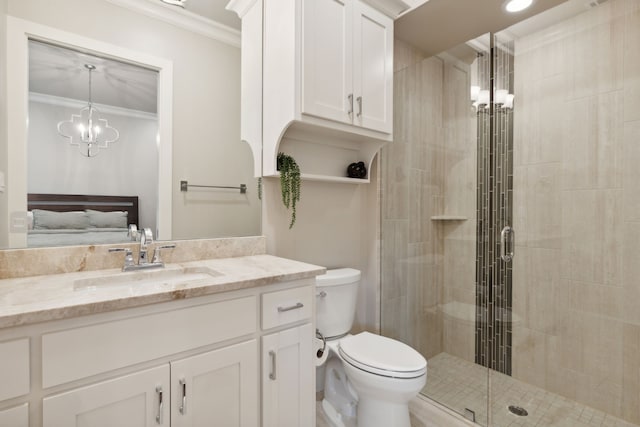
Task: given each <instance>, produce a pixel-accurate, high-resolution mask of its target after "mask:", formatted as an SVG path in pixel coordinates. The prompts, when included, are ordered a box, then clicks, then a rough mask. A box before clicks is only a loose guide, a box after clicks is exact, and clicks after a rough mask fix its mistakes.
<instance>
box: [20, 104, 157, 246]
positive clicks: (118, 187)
mask: <svg viewBox="0 0 640 427" xmlns="http://www.w3.org/2000/svg"><path fill="white" fill-rule="evenodd" d="M77 113H78V110H77V109H73V108H69V107H63V106H59V105H52V104H48V103H41V102H36V101H30V102H29V140H28V142H27V153H28V154H27V158H28V163H27V171H28V176H27V189H28V191H29V193H56V194H60V193H63V194H94V195H105V196H138V198H139V199H138V203H139V206H138V210H139V215H140V226H141V227H149V228H151V229H152V230H154V235H155V230H156V212H157V206H158V182H157V180H156V178H155V177H157V176H158V148H157V144H156V137H157V133H158V121H157V119H155V118H152V117H150V118H143V117H131V116H129V117H127V116H123V115H119V114H118V115H116V114H107V113H105V112H101V118H103V119H106V120H107V121H108V123H109V125H110V126H113V127H115V128H116V129H118V131H119V132H120V139H119V140H118V141H117V142H114V143H112V144H110V145H109V148H107V149H101V150H100V152H99V154H98V155H97V156H96V157H91V158H89V157H85V156H83V155H82V154H81V153H80V151H79V147H77V146H72V145H70V144H69V143H68V142H67V139H66V138H64V137H62V136H60V135H58V132H57V131H56V127H57V124H58V122H59V121H61V120H69V118H70V117H71V114H77Z"/></svg>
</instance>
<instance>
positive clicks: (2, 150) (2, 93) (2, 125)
mask: <svg viewBox="0 0 640 427" xmlns="http://www.w3.org/2000/svg"><path fill="white" fill-rule="evenodd" d="M6 14H7V0H0V65H2V66H3V68H4V64H6V63H7V57H6V46H7V25H6V24H7V23H6ZM6 85H7V81H6V73H5V71H4V69H2V70H1V71H0V172H2V173H6V172H7V89H6ZM6 179H7V177H6V176H5V180H6ZM7 206H8V201H7V193H6V192H5V193H0V224H6V223H7V222H8V221H9V218H8V215H7V210H8V209H7ZM6 230H7V229H6V228H5V227H0V248H5V247H7V245H8V244H9V235H8V233H6V232H5V231H6Z"/></svg>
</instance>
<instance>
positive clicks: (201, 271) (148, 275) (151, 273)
mask: <svg viewBox="0 0 640 427" xmlns="http://www.w3.org/2000/svg"><path fill="white" fill-rule="evenodd" d="M221 275H222V274H221V273H219V272H217V271H215V270H212V269H210V268H207V267H177V268H163V269H157V270H140V271H130V272H121V273H115V274H110V275H104V276H96V277H86V278H82V279H77V280H75V281H74V282H73V288H74V289H87V288H106V287H114V286H131V287H134V286H135V287H139V286H144V285H156V286H170V285H171V286H175V285H180V284H192V283H194V282H198V281H201V280H202V281H206V280H210V279H211V278H213V277H218V276H221Z"/></svg>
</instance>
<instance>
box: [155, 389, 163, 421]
mask: <svg viewBox="0 0 640 427" xmlns="http://www.w3.org/2000/svg"><path fill="white" fill-rule="evenodd" d="M156 393H157V394H158V414H157V415H156V423H157V424H162V407H163V405H164V402H163V401H162V386H157V387H156Z"/></svg>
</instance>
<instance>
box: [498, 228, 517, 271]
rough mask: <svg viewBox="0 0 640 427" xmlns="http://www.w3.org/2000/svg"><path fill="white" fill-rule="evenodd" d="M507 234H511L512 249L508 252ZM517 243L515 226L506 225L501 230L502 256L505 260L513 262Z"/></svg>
mask: <svg viewBox="0 0 640 427" xmlns="http://www.w3.org/2000/svg"><path fill="white" fill-rule="evenodd" d="M507 235H509V241H510V243H511V248H510V249H511V250H510V251H509V252H507ZM515 244H516V233H515V231H513V228H511V227H509V226H508V225H507V226H505V227H504V228H503V229H502V231H501V232H500V258H502V260H503V261H504V262H511V260H512V259H513V255H514V253H513V249H514V247H515Z"/></svg>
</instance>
